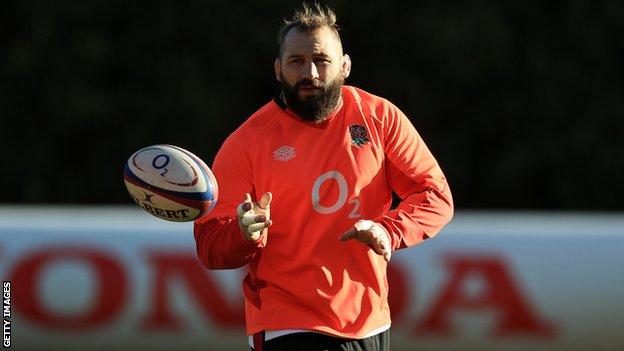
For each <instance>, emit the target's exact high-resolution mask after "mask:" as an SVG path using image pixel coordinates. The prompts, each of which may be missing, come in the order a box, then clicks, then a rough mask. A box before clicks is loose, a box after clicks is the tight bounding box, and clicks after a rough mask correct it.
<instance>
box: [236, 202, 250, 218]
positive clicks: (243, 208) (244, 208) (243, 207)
mask: <svg viewBox="0 0 624 351" xmlns="http://www.w3.org/2000/svg"><path fill="white" fill-rule="evenodd" d="M251 208H252V205H251V203H250V202H243V203H242V204H240V205H238V207H237V208H236V214H237V215H238V217H239V218H240V217H243V216H244V215H245V214H247V213H250V211H251Z"/></svg>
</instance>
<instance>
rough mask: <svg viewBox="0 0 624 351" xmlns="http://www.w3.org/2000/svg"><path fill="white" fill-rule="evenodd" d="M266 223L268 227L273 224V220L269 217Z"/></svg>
mask: <svg viewBox="0 0 624 351" xmlns="http://www.w3.org/2000/svg"><path fill="white" fill-rule="evenodd" d="M265 224H266V227H267V228H268V227H270V226H272V225H273V221H272V220H270V219H269V220H267V221H266V223H265Z"/></svg>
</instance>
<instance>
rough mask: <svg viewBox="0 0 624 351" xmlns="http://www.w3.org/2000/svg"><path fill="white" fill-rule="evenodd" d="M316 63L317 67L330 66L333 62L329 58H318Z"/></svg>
mask: <svg viewBox="0 0 624 351" xmlns="http://www.w3.org/2000/svg"><path fill="white" fill-rule="evenodd" d="M314 63H316V64H317V65H328V64H330V63H331V61H330V60H329V59H327V58H317V59H314Z"/></svg>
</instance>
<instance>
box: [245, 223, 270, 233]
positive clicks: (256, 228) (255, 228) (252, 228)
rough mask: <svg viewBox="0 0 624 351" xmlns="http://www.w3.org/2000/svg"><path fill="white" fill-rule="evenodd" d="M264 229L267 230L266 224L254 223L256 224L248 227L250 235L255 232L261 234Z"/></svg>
mask: <svg viewBox="0 0 624 351" xmlns="http://www.w3.org/2000/svg"><path fill="white" fill-rule="evenodd" d="M264 228H267V224H266V222H262V223H254V224H250V225H249V226H248V227H247V232H248V233H255V232H259V231H261V230H263V229H264Z"/></svg>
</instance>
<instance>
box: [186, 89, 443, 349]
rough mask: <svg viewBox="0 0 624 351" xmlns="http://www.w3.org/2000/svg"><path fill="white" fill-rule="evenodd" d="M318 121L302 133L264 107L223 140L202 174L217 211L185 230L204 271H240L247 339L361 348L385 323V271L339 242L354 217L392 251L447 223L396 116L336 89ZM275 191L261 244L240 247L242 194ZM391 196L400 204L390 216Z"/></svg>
mask: <svg viewBox="0 0 624 351" xmlns="http://www.w3.org/2000/svg"><path fill="white" fill-rule="evenodd" d="M342 92H343V101H342V103H341V105H340V106H339V107H338V108H337V109H336V110H335V112H334V113H333V114H332V115H331V116H330V117H329V118H328V119H327V120H326V121H324V122H323V123H321V124H312V123H306V122H304V121H302V120H301V119H299V118H298V117H297V116H296V115H294V114H293V113H292V112H291V111H290V110H288V109H285V108H283V107H280V105H279V104H278V103H277V102H276V101H271V102H269V103H268V104H266V105H264V106H263V107H262V108H261V109H260V110H258V111H257V112H256V113H255V114H253V115H252V116H251V117H250V118H249V119H248V120H247V121H246V122H245V123H243V125H241V126H240V127H239V128H238V129H237V130H236V131H235V132H234V133H232V134H231V135H230V136H229V137H228V138H227V140H226V141H225V142H224V144H223V146H222V147H221V150H219V153H218V154H217V156H216V158H215V161H214V164H213V167H212V171H213V172H214V174H215V177H216V178H217V180H218V182H219V199H218V203H217V205H216V207H215V208H214V209H213V210H212V211H211V212H210V213H209V214H207V215H206V216H204V217H202V218H200V219H198V220H197V221H196V222H195V230H194V231H195V240H196V242H197V252H198V254H199V258H200V259H201V261H202V263H203V264H204V265H205V266H206V267H208V268H210V269H224V268H236V267H241V266H243V265H245V264H248V265H249V266H248V268H249V274H248V275H247V277H246V278H245V280H244V282H243V292H244V295H245V300H246V304H245V312H246V319H247V333H248V334H254V333H256V332H259V331H262V330H279V329H307V330H315V331H319V332H323V333H328V334H332V335H336V336H341V337H348V338H361V337H363V336H366V335H367V334H368V333H369V332H371V331H374V330H376V329H379V328H383V327H384V326H387V325H389V324H390V310H389V308H388V302H387V297H388V282H387V279H386V267H387V263H386V262H385V261H384V259H383V257H382V256H379V255H377V254H376V253H375V252H374V251H373V250H372V249H370V248H369V247H368V246H366V245H364V244H362V243H360V242H358V241H356V240H350V241H346V242H341V241H339V240H338V237H339V236H340V235H341V234H343V233H344V232H345V231H347V230H348V229H349V228H350V227H351V226H352V225H353V224H354V223H355V222H356V221H357V220H358V219H371V220H374V221H377V222H379V223H381V224H382V225H383V226H384V227H385V228H386V229H387V230H388V232H389V233H390V236H391V238H390V241H391V244H392V248H393V250H397V249H401V248H405V247H408V246H413V245H416V244H418V243H420V242H422V241H423V240H424V239H426V238H428V237H432V236H434V235H435V234H436V233H437V232H438V231H439V230H440V229H441V228H442V226H444V225H445V224H446V223H447V222H448V221H449V220H450V218H451V216H452V213H453V202H452V198H451V193H450V190H449V187H448V184H447V182H446V179H445V177H444V174H443V173H442V170H441V169H440V167H439V166H438V163H437V162H436V160H435V159H434V157H433V156H432V154H431V153H430V151H429V149H427V147H426V146H425V143H424V142H423V141H422V139H421V138H420V136H419V135H418V134H417V132H416V130H415V129H414V127H413V126H412V124H411V123H410V122H409V120H408V119H407V118H406V117H405V115H404V114H403V113H402V112H401V111H400V110H399V109H398V108H397V107H396V106H394V105H393V104H392V103H390V102H388V101H387V100H385V99H383V98H380V97H377V96H374V95H371V94H369V93H367V92H365V91H362V90H360V89H357V88H354V87H350V86H345V87H343V88H342ZM267 191H270V192H272V193H273V202H272V203H271V219H272V220H273V222H274V224H273V226H271V227H270V228H269V229H268V234H267V235H264V236H262V237H261V238H260V239H259V240H258V241H257V242H249V241H247V240H246V239H245V238H244V237H243V235H242V233H241V232H240V229H239V228H238V224H237V220H236V207H237V206H238V205H239V204H240V203H241V202H243V200H244V197H245V193H250V194H251V195H252V197H253V198H254V201H257V200H258V199H259V198H260V196H261V195H262V194H263V193H265V192H267ZM392 191H394V192H395V193H396V194H397V195H398V196H399V197H400V198H401V200H402V202H401V203H400V205H399V206H398V207H397V208H396V209H394V210H392V211H389V209H390V205H391V202H392Z"/></svg>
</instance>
